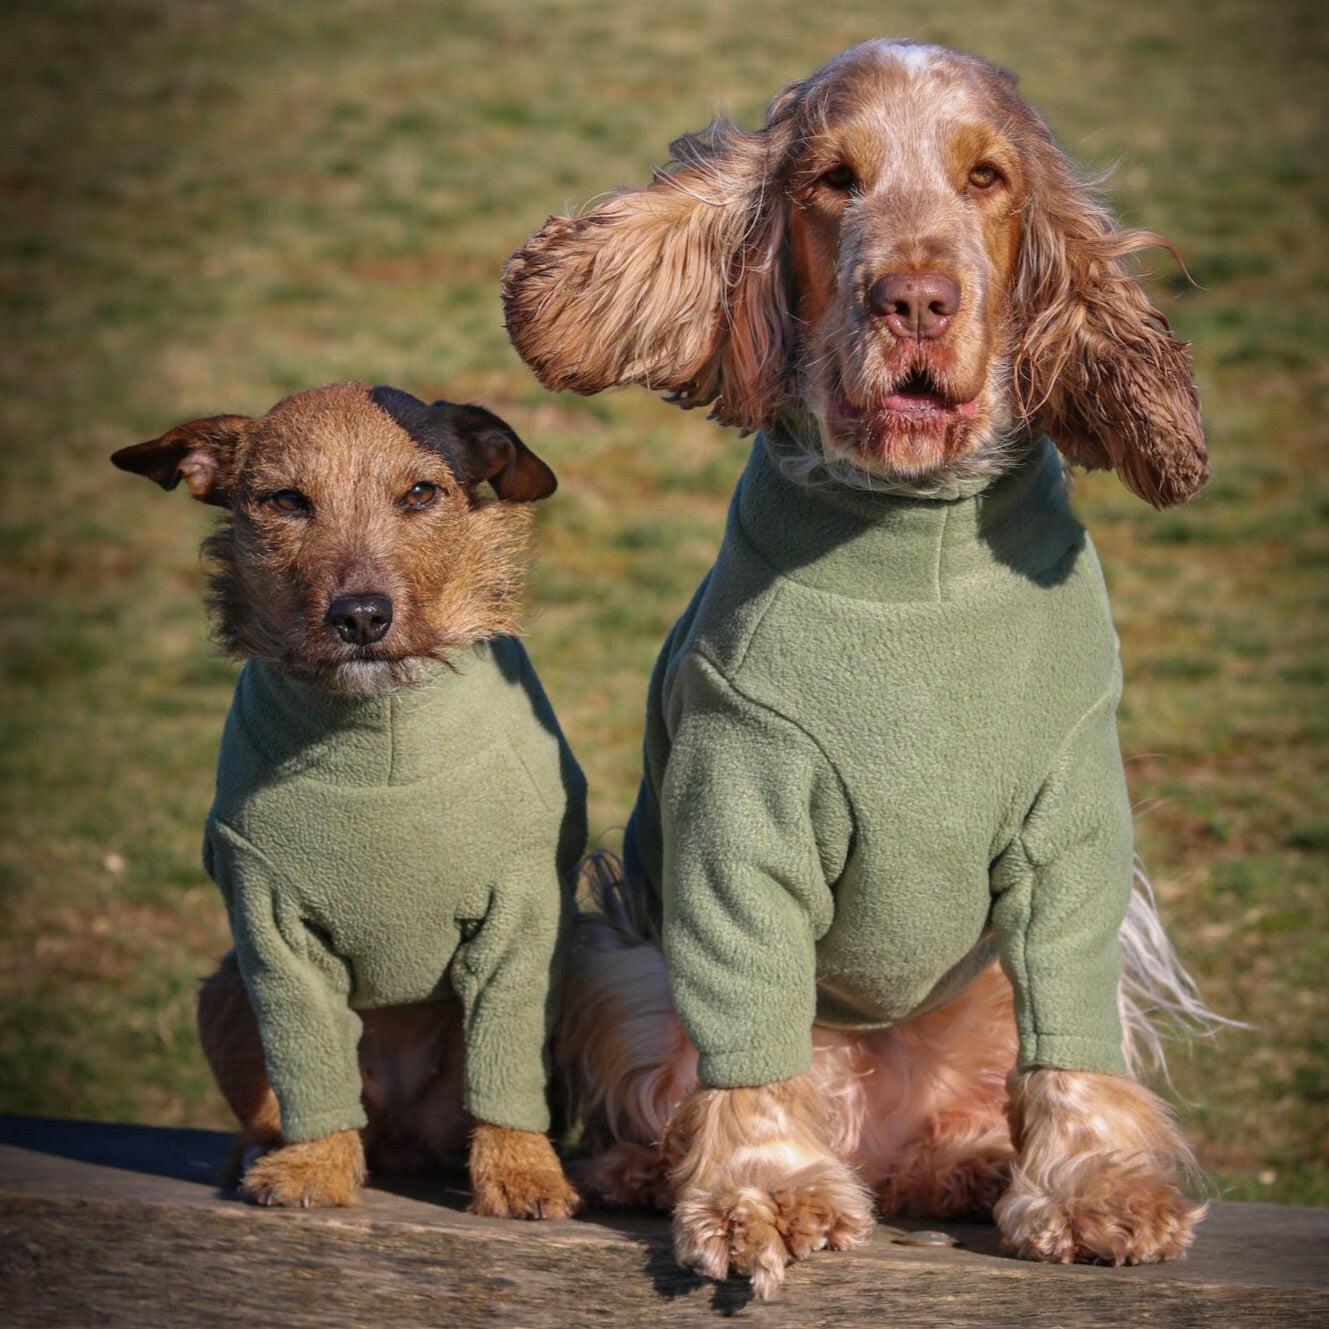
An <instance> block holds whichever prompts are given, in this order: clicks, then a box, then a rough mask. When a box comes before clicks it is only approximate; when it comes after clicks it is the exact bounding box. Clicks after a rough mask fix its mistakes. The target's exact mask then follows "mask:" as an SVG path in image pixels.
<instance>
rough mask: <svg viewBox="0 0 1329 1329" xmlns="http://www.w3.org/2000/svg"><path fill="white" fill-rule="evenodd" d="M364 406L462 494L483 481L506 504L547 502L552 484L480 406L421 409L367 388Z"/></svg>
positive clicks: (392, 393)
mask: <svg viewBox="0 0 1329 1329" xmlns="http://www.w3.org/2000/svg"><path fill="white" fill-rule="evenodd" d="M369 400H370V401H372V402H373V403H374V405H375V406H377V407H378V408H379V410H381V411H385V412H386V413H387V414H388V415H390V416H391V417H392V418H393V420H395V421H396V422H397V424H398V425H400V426H401V428H402V429H404V430H405V431H406V432H407V433H408V434H409V435H410V436H411V438H412V439H413V440H414V441H415V442H416V443H417V444H419V446H420V447H422V448H429V449H430V450H431V451H432V452H437V453H438V454H439V456H441V457H442V458H443V460H444V461H446V462H447V464H448V466H449V468H450V469H451V471H452V474H453V475H455V476H456V477H457V483H458V484H459V485H461V487H462V488H463V489H465V490H466V491H467V493H471V492H472V491H473V490H474V489H475V487H476V485H478V484H482V483H483V482H484V481H486V480H488V481H489V483H490V484H491V485H493V486H494V493H496V494H497V495H498V496H499V498H501V499H504V500H505V501H507V502H509V503H534V502H535V501H536V500H537V499H541V498H548V497H549V495H550V494H552V493H553V492H554V490H555V489H556V488H557V487H558V481H557V480H556V479H555V478H554V473H553V471H551V470H550V469H549V467H548V466H546V465H545V464H544V462H542V461H541V460H540V458H539V457H537V456H536V455H535V453H533V452H532V451H531V450H530V448H528V447H527V446H526V444H525V443H523V442H522V441H521V439H520V438H518V437H517V431H516V430H515V429H513V428H512V426H511V425H510V424H508V423H507V422H506V421H505V420H500V419H499V417H498V416H496V415H495V414H494V413H493V411H487V410H485V408H484V407H483V406H458V405H457V404H456V403H455V402H450V401H436V402H431V403H430V404H429V405H427V406H426V405H425V403H424V402H422V401H421V400H420V399H419V398H418V397H413V396H411V394H410V393H409V392H403V391H402V390H401V389H400V388H389V387H382V386H380V387H377V388H370V390H369Z"/></svg>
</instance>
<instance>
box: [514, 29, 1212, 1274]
mask: <svg viewBox="0 0 1329 1329" xmlns="http://www.w3.org/2000/svg"><path fill="white" fill-rule="evenodd" d="M671 151H672V161H671V162H670V164H669V165H668V166H667V167H666V168H664V169H662V170H659V171H657V172H656V173H655V176H654V178H653V180H652V182H651V183H650V184H649V185H648V186H646V187H645V188H642V189H629V190H624V191H623V192H620V193H618V194H616V195H614V196H613V197H611V198H610V199H609V200H608V201H606V202H604V203H601V204H600V205H599V206H597V207H595V208H594V209H592V210H591V211H589V212H587V213H586V214H585V215H583V216H580V217H552V218H550V219H549V220H548V221H547V222H546V223H545V225H544V226H543V227H542V228H541V229H540V230H539V232H538V233H537V234H536V235H535V236H533V237H532V239H531V240H530V241H528V242H527V244H525V245H524V246H523V247H522V248H520V249H519V250H517V252H516V253H515V254H513V255H512V257H511V259H510V260H509V262H508V265H507V267H506V270H505V272H504V280H503V294H504V302H505V309H506V314H507V322H508V329H509V332H510V334H511V337H512V341H513V344H514V345H515V347H516V348H517V350H518V352H519V353H520V354H521V355H522V357H523V358H524V359H525V360H526V361H527V363H528V364H530V365H531V367H532V368H533V369H534V371H535V373H536V374H537V375H538V376H539V378H540V379H541V381H542V382H543V383H545V384H546V385H547V386H548V387H551V388H556V389H573V390H575V391H578V392H583V393H594V392H599V391H601V390H602V389H605V388H609V387H613V386H616V385H619V384H625V383H637V384H641V385H644V386H646V387H647V388H650V389H651V390H653V391H657V392H660V393H662V394H664V395H665V396H666V397H667V398H668V400H670V401H672V402H675V403H676V404H678V405H680V406H684V407H694V406H710V407H711V410H712V414H713V416H714V417H715V418H716V419H717V420H719V421H720V422H721V423H722V424H728V425H736V426H738V427H739V428H740V429H743V430H754V429H757V428H761V427H763V426H768V425H771V424H774V423H776V422H780V423H782V424H783V426H784V427H785V429H786V430H787V431H789V432H790V433H791V434H792V435H793V436H794V437H795V438H796V439H798V440H799V441H800V442H801V443H802V445H803V449H804V456H803V457H801V458H799V459H798V460H797V464H796V467H795V471H794V473H795V474H796V475H799V476H802V477H805V478H810V479H811V478H816V479H819V480H830V481H832V482H837V483H846V484H854V485H861V486H870V487H874V488H881V487H887V488H890V489H892V490H895V491H897V492H906V493H913V494H918V495H930V494H935V493H940V492H945V491H946V490H947V489H948V488H949V487H951V486H953V485H954V484H955V482H956V481H958V480H962V479H966V478H968V477H972V476H985V475H986V476H990V475H993V474H997V473H999V472H1000V471H1001V470H1003V469H1005V468H1006V467H1008V466H1010V465H1012V464H1013V463H1014V462H1015V461H1017V460H1018V459H1019V458H1020V456H1021V455H1022V454H1023V453H1024V451H1025V450H1026V449H1027V448H1028V446H1029V445H1030V442H1031V439H1032V438H1033V436H1034V435H1035V433H1036V432H1037V431H1040V430H1042V431H1046V432H1048V433H1049V434H1050V435H1051V436H1052V438H1053V439H1054V440H1055V441H1056V443H1057V445H1058V446H1059V447H1060V448H1061V450H1062V452H1063V454H1064V455H1065V456H1066V457H1067V458H1068V460H1069V461H1071V462H1072V463H1075V464H1078V465H1081V466H1085V467H1088V468H1108V467H1111V468H1113V469H1115V470H1116V471H1117V472H1118V474H1119V475H1120V476H1121V478H1122V480H1123V481H1124V482H1125V484H1126V485H1127V486H1128V487H1129V488H1130V489H1131V490H1132V491H1133V492H1134V493H1136V494H1138V495H1139V496H1140V497H1142V498H1144V499H1146V500H1147V501H1148V502H1150V503H1152V504H1154V505H1156V506H1158V507H1165V506H1167V505H1169V504H1173V503H1178V502H1181V501H1182V500H1184V499H1186V498H1189V497H1190V496H1191V495H1192V494H1194V493H1195V492H1196V491H1197V490H1198V489H1199V487H1200V486H1201V485H1202V484H1203V483H1204V481H1205V479H1206V476H1207V463H1206V454H1205V444H1204V435H1203V431H1202V428H1201V424H1200V417H1199V409H1198V403H1197V399H1196V394H1195V389H1194V386H1193V384H1192V381H1191V369H1190V362H1189V357H1188V353H1187V347H1186V345H1185V343H1183V342H1181V341H1179V340H1178V339H1177V338H1176V337H1174V336H1173V335H1172V333H1171V332H1170V331H1169V329H1168V326H1167V323H1166V321H1165V319H1164V318H1163V316H1162V315H1161V314H1160V313H1159V312H1158V310H1156V309H1155V308H1154V307H1153V306H1152V305H1151V303H1150V301H1149V299H1148V297H1147V296H1146V295H1145V293H1144V291H1143V290H1142V288H1141V287H1140V286H1139V284H1138V282H1137V281H1136V280H1135V278H1134V275H1133V273H1132V270H1131V268H1130V267H1129V266H1128V261H1129V259H1130V256H1131V255H1132V254H1133V253H1135V252H1136V251H1138V250H1141V249H1145V248H1148V247H1150V246H1158V245H1161V246H1163V247H1164V248H1169V246H1167V244H1166V242H1165V241H1163V240H1161V239H1160V238H1159V237H1157V236H1155V235H1153V234H1152V233H1150V232H1147V231H1134V230H1122V229H1118V228H1117V227H1116V226H1115V224H1114V223H1113V221H1112V218H1111V217H1110V215H1109V214H1108V212H1107V211H1106V210H1105V208H1104V207H1103V205H1102V204H1101V203H1100V202H1099V200H1098V199H1097V198H1096V197H1095V195H1094V192H1093V190H1092V189H1091V188H1090V186H1089V184H1088V183H1087V182H1086V180H1085V179H1084V177H1083V176H1082V175H1080V174H1079V173H1078V172H1077V171H1076V169H1075V168H1074V167H1073V166H1072V164H1071V163H1070V162H1069V161H1068V159H1067V158H1066V157H1065V156H1064V155H1063V153H1062V152H1061V151H1060V149H1059V148H1058V147H1057V145H1056V142H1055V140H1054V139H1053V136H1052V133H1051V131H1050V130H1049V128H1048V126H1047V124H1046V123H1045V121H1044V120H1043V119H1042V118H1041V117H1040V116H1039V115H1038V113H1037V112H1035V111H1034V110H1033V109H1032V108H1031V107H1029V106H1028V105H1027V104H1026V103H1025V102H1024V101H1023V99H1022V98H1021V97H1020V96H1019V95H1018V93H1017V92H1016V89H1015V80H1014V79H1013V78H1012V77H1011V76H1010V75H1009V74H1007V73H1006V72H1005V71H1003V70H1000V69H998V68H996V67H995V66H993V65H990V64H988V63H986V62H985V61H982V60H979V59H976V58H974V57H972V56H966V55H959V54H956V53H954V52H950V51H945V50H942V49H940V48H937V47H930V46H923V45H920V44H917V43H910V42H869V43H867V44H865V45H863V46H859V47H855V48H854V49H852V50H850V51H848V52H846V53H845V54H843V55H841V56H839V57H838V58H836V59H835V60H833V61H831V62H830V63H829V64H828V65H826V66H825V67H824V68H823V69H821V70H818V71H817V72H816V73H814V74H812V75H811V76H810V77H809V78H807V79H804V80H802V81H800V82H797V83H794V84H791V85H790V86H789V87H787V88H785V89H784V91H782V92H781V93H779V94H778V95H777V96H776V97H775V99H774V100H773V101H772V102H771V104H770V107H769V109H768V111H767V115H766V119H765V123H764V124H763V125H762V127H761V128H760V129H758V130H756V131H753V132H745V131H743V130H740V129H738V128H736V127H735V126H734V125H732V124H730V123H728V122H725V121H722V122H719V123H717V124H715V125H713V126H712V127H711V129H710V130H709V131H708V132H706V133H705V134H700V135H687V136H685V137H683V138H680V139H678V140H677V141H676V142H675V143H674V144H673V146H672V149H671ZM590 866H591V876H592V877H593V878H594V880H593V881H592V883H591V887H592V894H593V895H594V896H595V898H596V900H597V903H598V907H597V909H596V911H595V912H593V913H589V914H587V915H586V916H585V917H584V918H583V919H582V920H581V921H580V923H579V925H578V929H577V936H576V938H575V940H574V946H573V950H572V955H571V959H570V963H569V969H568V974H567V978H566V983H565V990H564V1001H563V1011H562V1019H561V1025H560V1031H559V1042H558V1056H559V1061H560V1065H561V1067H562V1069H563V1073H564V1075H565V1076H566V1078H567V1081H568V1084H569V1088H570V1092H571V1096H572V1099H573V1101H574V1102H575V1103H576V1105H577V1107H578V1110H579V1112H580V1115H581V1116H582V1118H583V1120H584V1122H585V1125H586V1142H587V1144H588V1146H589V1150H590V1153H589V1157H588V1158H587V1159H586V1160H584V1161H583V1163H582V1164H581V1165H580V1171H579V1173H578V1175H579V1177H580V1178H581V1180H582V1183H583V1185H584V1186H585V1188H586V1189H587V1190H588V1191H590V1192H591V1193H593V1194H596V1195H598V1196H599V1197H600V1198H601V1199H602V1200H605V1201H608V1202H614V1203H628V1204H631V1203H648V1204H649V1203H654V1204H660V1205H662V1206H668V1205H672V1206H673V1208H674V1214H675V1249H676V1252H677V1254H678V1257H679V1259H680V1260H681V1261H682V1262H684V1263H686V1264H690V1265H693V1266H695V1267H697V1268H699V1269H701V1270H703V1271H704V1272H706V1273H708V1274H710V1275H712V1276H714V1277H722V1276H723V1275H724V1274H725V1272H726V1271H727V1270H731V1269H732V1270H734V1271H736V1272H739V1273H741V1274H745V1275H747V1276H748V1277H750V1278H751V1279H752V1280H753V1283H754V1285H755V1287H756V1288H757V1290H758V1291H759V1293H761V1294H762V1295H768V1294H769V1293H770V1292H771V1291H772V1290H773V1289H774V1288H775V1287H776V1286H777V1285H778V1283H779V1281H780V1278H781V1277H782V1274H783V1269H784V1266H785V1264H786V1263H787V1262H788V1261H789V1260H790V1259H794V1258H798V1257H799V1256H801V1255H803V1254H805V1253H806V1252H807V1251H808V1250H812V1249H816V1248H817V1247H818V1246H822V1245H831V1246H839V1245H846V1244H850V1243H852V1242H853V1241H855V1240H858V1239H859V1238H860V1237H861V1236H862V1235H863V1233H864V1231H865V1230H866V1225H865V1222H864V1218H865V1215H866V1213H867V1200H866V1198H865V1197H866V1196H867V1195H868V1194H869V1193H870V1194H871V1197H872V1198H873V1200H875V1204H876V1207H877V1209H878V1211H879V1212H880V1213H882V1214H883V1215H890V1214H895V1213H902V1212H904V1213H926V1214H933V1215H940V1216H948V1215H960V1214H972V1213H975V1212H977V1213H982V1214H989V1213H994V1212H995V1216H996V1219H997V1221H998V1223H999V1224H1000V1226H1001V1230H1002V1234H1003V1239H1004V1241H1005V1243H1006V1245H1007V1247H1008V1248H1009V1249H1010V1250H1011V1251H1013V1252H1015V1253H1016V1254H1019V1255H1022V1256H1027V1257H1030V1258H1036V1259H1043V1260H1053V1261H1058V1260H1068V1259H1080V1260H1107V1261H1112V1262H1116V1263H1123V1262H1137V1261H1149V1260H1157V1259H1165V1258H1170V1257H1172V1256H1175V1255H1178V1254H1180V1253H1181V1252H1182V1251H1183V1250H1184V1249H1185V1247H1186V1245H1187V1243H1188V1242H1189V1240H1190V1236H1191V1232H1192V1229H1193V1227H1194V1224H1195V1222H1196V1221H1197V1220H1198V1218H1199V1216H1200V1215H1201V1213H1202V1212H1203V1211H1202V1209H1201V1208H1199V1207H1197V1206H1195V1205H1193V1204H1192V1203H1191V1202H1190V1201H1188V1200H1187V1199H1186V1198H1185V1196H1184V1195H1183V1194H1182V1191H1181V1189H1180V1187H1179V1184H1178V1183H1179V1177H1180V1174H1181V1173H1182V1172H1184V1169H1185V1165H1186V1163H1187V1160H1188V1159H1189V1153H1188V1151H1187V1149H1186V1146H1185V1143H1184V1141H1183V1140H1182V1138H1181V1136H1180V1135H1179V1133H1178V1132H1177V1130H1176V1127H1175V1125H1174V1123H1173V1121H1172V1119H1171V1116H1170V1114H1169V1113H1168V1111H1167V1109H1166V1107H1165V1106H1164V1105H1163V1104H1162V1103H1161V1101H1160V1100H1158V1099H1157V1098H1156V1097H1155V1096H1154V1095H1153V1094H1151V1093H1150V1092H1149V1091H1148V1090H1146V1089H1144V1088H1143V1087H1141V1086H1140V1085H1138V1084H1136V1083H1134V1082H1133V1081H1130V1080H1125V1079H1114V1078H1113V1077H1110V1076H1095V1075H1088V1074H1078V1073H1067V1072H1054V1071H1043V1070H1037V1071H1033V1072H1030V1073H1029V1074H1027V1075H1023V1076H1013V1077H1012V1078H1011V1079H1010V1081H1009V1083H1007V1071H1008V1070H1009V1067H1010V1066H1011V1065H1012V1063H1013V1061H1014V1059H1015V1029H1014V1019H1013V1014H1012V1008H1011V991H1010V987H1009V984H1008V983H1007V982H1006V980H1005V978H1004V977H1003V976H1002V975H1001V974H1000V972H999V971H997V970H996V969H995V968H994V969H992V970H990V971H989V972H988V973H986V974H985V975H983V976H982V977H981V978H980V979H979V980H978V981H976V982H975V983H974V984H973V985H972V986H971V987H970V989H969V990H968V991H966V992H965V993H963V994H962V995H961V996H960V997H959V998H957V999H956V1000H955V1001H953V1002H952V1003H951V1004H950V1005H948V1006H946V1007H944V1008H942V1009H940V1010H937V1011H932V1012H929V1013H928V1014H926V1015H924V1016H921V1017H917V1018H915V1019H912V1020H909V1021H906V1022H905V1023H904V1024H902V1025H899V1026H897V1027H895V1028H891V1029H885V1030H878V1031H874V1032H869V1033H854V1032H846V1031H836V1030H830V1029H815V1030H814V1031H813V1043H814V1053H813V1062H812V1067H811V1069H810V1070H809V1071H808V1072H807V1074H806V1075H805V1076H802V1077H799V1079H798V1080H797V1081H787V1082H784V1083H782V1084H779V1085H766V1086H753V1087H750V1088H745V1089H733V1090H725V1089H705V1088H699V1087H698V1085H697V1079H696V1054H695V1052H694V1050H693V1049H692V1048H691V1047H690V1045H689V1044H688V1041H687V1039H686V1037H685V1036H684V1033H683V1031H682V1028H681V1027H680V1025H679V1022H678V1019H677V1017H676V1015H675V1014H674V1010H673V1004H672V1001H671V999H670V993H669V984H668V977H667V974H666V971H665V965H664V957H663V955H662V953H661V950H660V946H659V941H658V938H656V936H655V935H654V932H653V929H652V927H651V923H650V920H649V918H648V917H647V914H646V909H645V904H644V900H643V898H642V893H641V883H637V882H633V881H630V880H624V879H622V877H621V876H620V875H618V874H617V872H616V870H615V868H614V866H613V865H612V864H610V863H609V862H608V861H607V860H604V859H600V860H597V861H595V862H593V863H592V864H591V865H590ZM1122 948H1123V952H1124V955H1125V967H1126V972H1127V974H1128V976H1129V981H1128V982H1127V983H1126V984H1125V985H1124V986H1123V990H1122V993H1123V1009H1124V1012H1125V1015H1126V1017H1127V1018H1126V1027H1127V1047H1126V1052H1127V1056H1128V1061H1130V1062H1131V1063H1132V1064H1134V1061H1135V1059H1136V1051H1135V1048H1134V1044H1133V1041H1132V1040H1133V1039H1135V1040H1137V1041H1138V1042H1139V1044H1140V1046H1141V1048H1142V1049H1143V1050H1144V1051H1146V1052H1147V1051H1149V1050H1150V1049H1151V1048H1152V1049H1156V1047H1157V1040H1156V1036H1151V1035H1150V1033H1148V1032H1143V1033H1142V1032H1141V1031H1140V1029H1139V1021H1138V1020H1137V1019H1136V1016H1137V1015H1138V1007H1139V1004H1140V1001H1141V999H1143V1001H1144V1003H1145V1004H1146V1005H1149V1006H1153V1007H1158V1006H1163V1007H1166V1008H1169V1009H1171V1010H1174V1011H1177V1012H1178V1013H1180V1014H1182V1015H1184V1016H1189V1017H1190V1018H1192V1019H1193V1020H1196V1021H1199V1022H1200V1023H1201V1024H1203V1023H1204V1022H1205V1020H1206V1018H1207V1016H1208V1013H1207V1012H1206V1011H1205V1010H1204V1008H1203V1006H1202V1005H1201V1004H1200V1003H1199V1002H1198V999H1196V998H1195V996H1194V992H1193V989H1191V988H1190V987H1189V984H1188V980H1187V979H1186V978H1185V975H1184V973H1183V972H1182V971H1181V969H1180V967H1179V965H1178V964H1177V962H1176V957H1175V955H1174V954H1173V952H1172V951H1171V948H1170V946H1169V945H1168V944H1167V942H1166V938H1165V937H1164V935H1163V933H1162V931H1161V927H1160V926H1159V924H1158V922H1157V918H1156V914H1155V913H1154V911H1153V908H1152V905H1151V903H1150V901H1149V899H1148V897H1147V894H1139V895H1137V898H1136V900H1135V901H1134V902H1133V903H1132V906H1131V910H1130V912H1129V913H1128V916H1127V920H1126V923H1125V924H1124V925H1123V930H1122Z"/></svg>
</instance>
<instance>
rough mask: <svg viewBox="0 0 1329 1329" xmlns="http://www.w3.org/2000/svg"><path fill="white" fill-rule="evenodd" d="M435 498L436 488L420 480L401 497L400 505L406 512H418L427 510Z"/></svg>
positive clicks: (426, 481)
mask: <svg viewBox="0 0 1329 1329" xmlns="http://www.w3.org/2000/svg"><path fill="white" fill-rule="evenodd" d="M437 497H438V486H437V485H431V484H430V483H429V481H428V480H421V481H420V483H419V484H415V485H412V486H411V487H410V488H409V489H408V490H407V491H406V492H405V493H404V494H403V495H402V499H401V505H402V507H404V508H405V509H406V510H407V511H408V512H419V511H420V509H421V508H427V507H428V506H429V505H430V504H431V503H432V502H433V501H434V500H435V499H436V498H437Z"/></svg>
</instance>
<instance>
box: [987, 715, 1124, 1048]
mask: <svg viewBox="0 0 1329 1329" xmlns="http://www.w3.org/2000/svg"><path fill="white" fill-rule="evenodd" d="M1117 695H1118V694H1117V690H1116V689H1114V690H1113V691H1112V692H1111V693H1110V694H1109V695H1107V696H1105V697H1104V698H1103V699H1102V700H1101V701H1100V702H1099V703H1098V704H1097V705H1096V706H1094V707H1093V708H1092V709H1091V710H1090V711H1089V712H1088V713H1087V714H1086V715H1085V716H1084V717H1083V718H1082V719H1081V720H1080V722H1079V723H1078V724H1077V725H1076V726H1075V728H1074V729H1073V730H1072V731H1071V733H1070V735H1069V736H1068V737H1067V739H1066V741H1065V742H1064V743H1063V745H1062V747H1061V750H1060V751H1059V752H1058V754H1057V757H1056V759H1055V761H1054V763H1053V766H1052V769H1051V771H1050V772H1049V774H1048V777H1047V779H1046V781H1045V782H1044V785H1043V787H1042V789H1041V790H1040V792H1039V794H1038V797H1037V799H1036V800H1035V802H1034V805H1033V807H1032V808H1031V810H1030V812H1029V814H1028V817H1027V818H1026V821H1025V824H1024V828H1023V831H1022V832H1021V834H1020V835H1019V836H1018V837H1017V839H1016V841H1015V842H1014V843H1013V844H1012V845H1011V846H1010V848H1009V849H1008V850H1007V851H1006V853H1005V854H1004V855H1003V856H1002V858H1001V859H1000V860H999V861H998V863H997V865H996V868H995V870H994V873H993V888H994V890H995V891H996V892H997V894H996V899H995V901H994V906H993V922H994V924H995V927H996V931H997V937H998V942H999V945H1000V953H1001V962H1002V967H1003V968H1004V969H1005V971H1006V974H1007V976H1008V977H1009V978H1010V980H1011V983H1012V985H1013V987H1014V989H1015V1018H1016V1024H1017V1026H1018V1028H1019V1034H1020V1053H1019V1062H1018V1066H1019V1069H1020V1070H1029V1069H1031V1068H1033V1067H1035V1066H1049V1067H1055V1068H1057V1069H1059V1070H1080V1071H1102V1072H1106V1073H1110V1074H1122V1073H1124V1072H1125V1069H1126V1064H1125V1059H1124V1057H1123V1055H1122V1029H1121V1019H1120V1016H1119V1014H1118V1006H1117V985H1118V982H1119V981H1120V978H1121V957H1120V948H1119V943H1118V933H1119V931H1120V929H1121V923H1122V919H1123V918H1124V917H1125V913H1126V906H1127V904H1128V902H1129V900H1130V893H1131V881H1132V873H1133V849H1132V827H1131V808H1130V800H1129V797H1128V794H1127V791H1126V777H1125V773H1124V772H1123V770H1122V764H1121V752H1120V749H1119V747H1118V743H1117V724H1116V700H1117Z"/></svg>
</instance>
